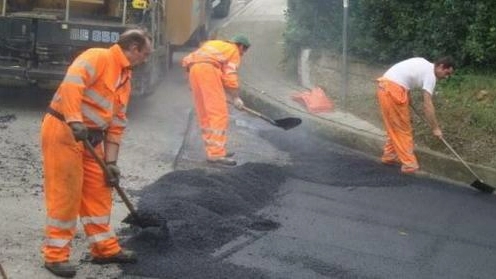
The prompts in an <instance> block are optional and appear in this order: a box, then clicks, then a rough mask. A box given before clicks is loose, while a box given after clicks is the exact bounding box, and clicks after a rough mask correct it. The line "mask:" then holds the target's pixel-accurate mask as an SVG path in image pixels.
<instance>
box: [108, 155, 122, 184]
mask: <svg viewBox="0 0 496 279" xmlns="http://www.w3.org/2000/svg"><path fill="white" fill-rule="evenodd" d="M106 165H107V177H106V179H107V184H108V185H110V186H112V187H114V186H119V177H120V175H121V170H120V169H119V167H118V166H117V163H116V162H115V161H114V162H107V163H106Z"/></svg>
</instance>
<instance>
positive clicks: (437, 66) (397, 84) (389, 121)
mask: <svg viewBox="0 0 496 279" xmlns="http://www.w3.org/2000/svg"><path fill="white" fill-rule="evenodd" d="M453 71H454V61H453V59H452V58H451V57H443V58H440V59H438V60H437V61H436V62H435V63H431V62H429V61H427V60H426V59H424V58H421V57H415V58H410V59H407V60H404V61H401V62H399V63H397V64H395V65H393V66H392V67H391V68H389V70H387V71H386V73H384V75H383V76H382V77H381V78H379V79H378V80H377V81H378V89H377V98H378V101H379V105H380V109H381V113H382V119H383V121H384V127H385V129H386V133H387V140H386V144H385V145H384V152H383V155H382V158H381V159H382V162H383V163H384V164H401V172H402V173H415V172H416V171H417V170H418V169H419V165H418V162H417V158H416V157H415V154H414V153H413V146H414V143H413V132H412V124H411V120H410V108H409V103H410V97H409V95H408V94H409V92H410V90H412V89H421V90H422V95H423V99H424V105H423V110H424V114H425V118H426V119H427V121H428V122H429V125H430V126H431V129H432V133H433V134H434V135H435V136H436V137H439V138H441V137H442V136H443V133H442V131H441V128H439V124H438V122H437V119H436V113H435V109H434V105H433V102H432V95H433V94H434V88H435V86H436V81H437V80H440V79H444V78H446V77H449V76H450V75H451V74H452V73H453Z"/></svg>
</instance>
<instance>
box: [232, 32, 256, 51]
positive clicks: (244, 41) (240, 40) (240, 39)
mask: <svg viewBox="0 0 496 279" xmlns="http://www.w3.org/2000/svg"><path fill="white" fill-rule="evenodd" d="M229 41H230V42H231V43H235V44H240V45H243V46H244V47H245V48H249V47H250V45H251V44H250V40H248V38H247V37H246V36H244V35H240V34H238V35H234V36H233V37H232V38H231V40H229Z"/></svg>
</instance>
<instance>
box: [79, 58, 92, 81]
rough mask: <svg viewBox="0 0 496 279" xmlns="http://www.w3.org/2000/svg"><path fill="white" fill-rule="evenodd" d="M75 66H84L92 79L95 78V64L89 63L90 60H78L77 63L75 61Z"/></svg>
mask: <svg viewBox="0 0 496 279" xmlns="http://www.w3.org/2000/svg"><path fill="white" fill-rule="evenodd" d="M74 66H76V67H81V68H84V69H85V70H86V72H87V73H88V76H89V77H90V79H91V80H92V81H93V80H94V78H95V72H96V71H95V68H94V67H93V65H91V64H90V63H88V61H86V60H78V61H76V63H74Z"/></svg>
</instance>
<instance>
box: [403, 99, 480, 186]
mask: <svg viewBox="0 0 496 279" xmlns="http://www.w3.org/2000/svg"><path fill="white" fill-rule="evenodd" d="M410 107H411V108H412V110H413V112H414V113H415V114H416V115H417V116H418V117H420V119H422V121H424V122H425V123H428V122H427V119H425V117H423V116H422V115H420V113H419V112H418V111H417V109H416V108H415V107H414V106H413V104H410ZM439 139H441V141H442V142H443V143H444V145H446V147H448V149H449V150H450V151H451V153H453V154H454V155H455V156H456V158H458V160H460V162H462V164H463V165H464V166H465V167H466V168H467V169H468V170H469V171H470V172H471V173H472V175H473V176H475V178H477V179H478V180H479V181H481V182H483V180H482V179H480V177H479V176H478V175H477V174H476V173H475V172H474V171H473V170H472V168H471V167H470V166H469V165H468V164H467V162H465V160H463V159H462V157H461V156H460V155H458V153H457V152H456V151H455V149H454V148H453V147H451V145H450V144H449V143H448V142H447V141H446V140H445V139H444V138H443V137H442V136H441V137H439Z"/></svg>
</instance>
